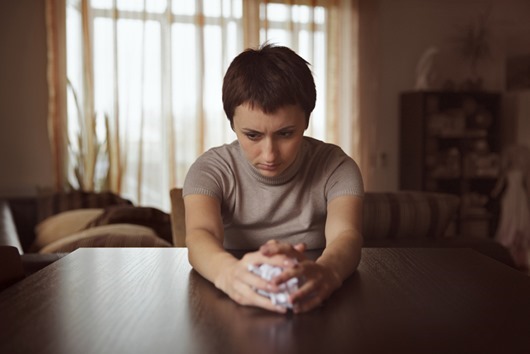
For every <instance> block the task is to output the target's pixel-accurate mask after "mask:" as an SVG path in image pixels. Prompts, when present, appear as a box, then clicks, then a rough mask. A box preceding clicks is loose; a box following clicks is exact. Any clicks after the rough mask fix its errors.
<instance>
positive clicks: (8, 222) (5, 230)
mask: <svg viewBox="0 0 530 354" xmlns="http://www.w3.org/2000/svg"><path fill="white" fill-rule="evenodd" d="M0 245H2V246H13V247H16V248H17V249H18V252H19V253H20V254H22V253H24V251H23V250H22V245H21V244H20V239H19V237H18V233H17V228H16V226H15V221H14V219H13V215H12V214H11V209H10V207H9V203H8V202H7V201H6V200H0Z"/></svg>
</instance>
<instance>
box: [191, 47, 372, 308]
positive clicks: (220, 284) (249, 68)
mask: <svg viewBox="0 0 530 354" xmlns="http://www.w3.org/2000/svg"><path fill="white" fill-rule="evenodd" d="M315 101H316V90H315V83H314V80H313V76H312V73H311V70H310V69H309V63H307V62H306V61H305V60H304V59H302V58H301V57H300V56H298V55H297V54H296V53H295V52H293V51H292V50H291V49H289V48H286V47H280V46H272V45H265V46H263V47H261V48H259V49H258V50H251V49H248V50H246V51H244V52H243V53H241V54H239V55H238V56H237V57H236V58H235V59H234V60H233V62H232V63H231V64H230V66H229V68H228V70H227V72H226V75H225V78H224V81H223V106H224V110H225V113H226V115H227V117H228V119H229V121H230V125H231V127H232V129H233V130H234V131H235V133H236V136H237V140H236V141H234V142H233V143H231V144H227V145H223V146H220V147H217V148H213V149H211V150H209V151H207V152H206V153H204V154H203V155H202V156H200V157H199V159H198V160H197V161H196V162H195V163H194V164H193V165H192V167H191V168H190V171H189V172H188V175H187V176H186V180H185V183H184V188H183V195H184V204H185V209H186V245H187V247H188V252H189V259H190V263H191V265H192V266H193V267H194V268H195V269H196V270H197V271H198V272H199V273H200V274H201V275H202V276H204V277H205V278H206V279H208V280H209V281H211V282H213V283H214V284H215V286H216V287H217V288H219V289H221V290H222V291H223V292H225V293H226V294H227V295H228V296H230V297H231V298H232V299H233V300H234V301H236V302H237V303H239V304H242V305H250V306H257V307H261V308H264V309H267V310H271V311H276V312H280V313H285V312H286V311H287V308H286V306H282V305H279V304H275V303H274V302H273V301H271V299H269V298H268V297H264V296H262V295H260V294H259V293H258V291H260V292H262V293H263V292H267V293H277V292H280V289H281V286H282V284H284V283H286V282H287V281H288V280H290V279H297V280H300V282H299V283H298V290H297V291H295V292H294V293H291V294H290V296H289V299H288V302H289V307H291V306H292V309H293V311H294V312H295V313H300V312H306V311H309V310H311V309H313V308H315V307H317V306H319V305H320V304H321V303H322V302H323V301H324V300H325V299H326V298H328V297H329V296H330V295H331V294H332V293H333V291H335V290H336V289H338V288H339V287H340V286H341V284H342V282H343V281H344V280H345V279H346V278H347V277H348V276H350V275H351V274H352V273H353V272H354V271H355V269H356V268H357V265H358V264H359V261H360V254H361V245H362V236H361V233H360V230H361V219H362V196H363V193H364V190H363V183H362V178H361V174H360V171H359V168H358V166H357V164H356V163H355V162H354V161H353V160H352V159H351V158H350V157H348V156H347V155H346V154H345V153H344V152H343V151H342V150H341V149H340V148H339V147H337V146H335V145H331V144H326V143H324V142H321V141H318V140H316V139H312V138H309V137H304V135H303V134H304V131H305V130H306V129H307V127H308V124H309V117H310V115H311V112H312V111H313V108H314V107H315ZM306 249H324V251H323V252H322V255H321V256H320V257H319V258H318V259H317V260H316V261H312V260H309V259H306V257H305V256H304V251H305V250H306ZM228 250H249V251H252V252H249V253H247V254H246V255H245V256H244V257H243V258H241V259H237V258H236V257H234V256H233V255H232V254H231V253H230V252H228ZM262 264H268V265H270V266H274V267H280V268H281V270H282V272H281V274H280V275H278V276H276V277H274V278H273V279H272V280H270V281H267V280H265V279H263V278H262V277H260V276H259V275H257V274H254V273H253V272H250V271H249V267H252V266H260V265H262Z"/></svg>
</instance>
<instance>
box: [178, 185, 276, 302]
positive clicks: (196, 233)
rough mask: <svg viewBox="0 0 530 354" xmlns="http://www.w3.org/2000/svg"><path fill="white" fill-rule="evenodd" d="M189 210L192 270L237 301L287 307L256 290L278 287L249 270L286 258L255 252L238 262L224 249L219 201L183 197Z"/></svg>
mask: <svg viewBox="0 0 530 354" xmlns="http://www.w3.org/2000/svg"><path fill="white" fill-rule="evenodd" d="M184 206H185V210H186V246H187V247H188V257H189V260H190V263H191V265H192V266H193V268H194V269H195V270H196V271H197V272H199V273H200V274H201V275H202V276H203V277H205V278H206V279H208V280H209V281H211V282H212V283H214V284H215V286H216V287H217V288H219V289H221V290H222V291H223V292H225V293H226V294H227V295H228V296H230V297H231V298H232V299H233V300H234V301H236V302H237V303H239V304H241V305H251V306H258V307H262V308H265V309H267V310H271V311H276V312H282V313H283V312H285V311H286V310H285V308H283V307H280V306H275V305H273V304H272V302H271V301H270V300H269V299H268V298H265V297H263V296H261V295H259V294H257V293H256V291H255V290H254V289H256V288H258V289H262V290H266V291H277V290H278V287H277V285H275V284H272V283H270V282H267V281H265V280H263V279H262V278H261V277H259V276H257V275H255V274H252V273H251V272H249V271H248V266H249V265H250V264H256V265H257V264H261V263H264V261H267V263H273V264H274V262H276V265H280V264H282V263H281V262H283V261H284V260H285V257H284V256H281V255H278V256H276V257H272V258H269V257H265V256H264V255H263V254H261V253H260V252H252V253H248V254H247V255H245V256H244V257H243V258H242V259H241V260H238V259H237V258H235V257H234V256H232V255H231V254H230V253H228V252H226V251H225V249H224V248H223V235H224V232H223V222H222V218H221V208H220V204H219V202H218V201H217V200H216V199H215V198H212V197H209V196H206V195H189V196H186V197H185V198H184Z"/></svg>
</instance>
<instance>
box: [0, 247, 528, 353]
mask: <svg viewBox="0 0 530 354" xmlns="http://www.w3.org/2000/svg"><path fill="white" fill-rule="evenodd" d="M516 352H520V353H530V279H529V278H528V277H527V276H526V275H525V274H523V273H520V272H518V271H516V270H513V269H511V268H509V267H507V266H505V265H503V264H501V263H498V262H497V261H494V260H492V259H490V258H487V257H486V256H483V255H481V254H479V253H476V252H474V251H472V250H469V249H383V248H377V249H364V250H363V256H362V262H361V264H360V267H359V270H358V272H356V273H355V275H353V276H352V277H351V278H349V279H348V280H347V281H346V282H345V283H344V286H343V287H342V288H341V289H340V290H339V291H338V292H336V293H335V294H334V295H333V296H332V297H331V298H330V299H329V300H328V301H327V302H326V303H325V304H324V305H323V306H322V307H320V308H318V309H316V310H314V311H312V312H310V313H307V314H301V315H296V316H295V315H292V314H288V315H279V314H273V313H268V312H266V311H264V310H261V309H257V308H249V307H242V306H238V305H236V304H235V303H234V302H232V301H231V300H230V299H229V298H227V297H226V296H225V295H224V294H223V293H221V292H219V291H218V290H217V289H216V288H215V287H214V286H213V285H212V284H210V283H209V282H207V281H206V280H204V279H203V278H202V277H201V276H200V275H198V274H197V273H196V272H195V271H193V270H192V269H191V267H190V265H189V264H188V261H187V253H186V250H185V249H130V248H128V249H127V248H123V249H80V250H77V251H75V252H73V253H72V254H70V255H68V256H66V257H65V258H63V259H61V260H59V261H57V262H55V263H54V264H52V265H51V266H49V267H47V268H45V269H44V270H42V271H40V272H38V273H36V274H34V275H32V276H30V277H28V278H26V279H25V280H23V281H21V282H20V283H18V284H16V285H14V286H12V287H10V288H8V289H7V290H5V291H3V292H2V293H0V353H54V354H60V353H69V354H70V353H186V354H188V353H189V354H193V353H201V354H203V353H252V354H258V353H271V354H277V353H516Z"/></svg>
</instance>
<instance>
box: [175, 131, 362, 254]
mask: <svg viewBox="0 0 530 354" xmlns="http://www.w3.org/2000/svg"><path fill="white" fill-rule="evenodd" d="M190 194H204V195H209V196H211V197H214V198H216V199H218V200H219V202H220V204H221V214H222V218H223V223H224V247H225V248H226V249H240V250H241V249H244V250H253V249H257V248H259V246H261V245H262V244H263V243H265V242H267V241H268V240H270V239H277V240H281V241H285V242H289V243H299V242H304V243H305V244H306V245H307V247H308V249H316V248H324V247H325V244H326V240H325V235H324V227H325V222H326V214H327V204H328V203H329V201H330V200H332V199H333V198H335V197H338V196H343V195H355V196H361V197H362V196H363V194H364V187H363V181H362V177H361V173H360V170H359V167H358V166H357V164H356V163H355V161H353V159H351V158H350V157H349V156H347V155H346V154H345V153H344V152H343V151H342V149H340V148H339V147H338V146H336V145H332V144H328V143H324V142H322V141H319V140H316V139H313V138H309V137H304V140H303V142H302V145H301V148H300V152H299V154H298V156H297V157H296V159H295V161H294V162H293V164H292V165H291V166H290V167H289V168H287V170H285V171H284V172H283V173H282V174H281V175H279V176H276V177H272V178H271V177H264V176H262V175H261V174H260V173H259V171H258V170H257V169H256V168H255V167H254V166H252V164H251V163H249V162H248V160H247V159H246V158H245V156H244V155H243V152H242V151H241V148H240V146H239V143H238V142H237V141H234V142H233V143H231V144H227V145H223V146H220V147H217V148H213V149H210V150H208V151H207V152H205V153H204V154H203V155H201V156H200V157H199V158H198V159H197V161H196V162H195V163H194V164H193V165H192V166H191V168H190V170H189V171H188V174H187V176H186V180H185V182H184V188H183V196H184V197H185V196H187V195H190Z"/></svg>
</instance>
